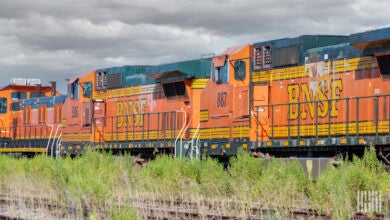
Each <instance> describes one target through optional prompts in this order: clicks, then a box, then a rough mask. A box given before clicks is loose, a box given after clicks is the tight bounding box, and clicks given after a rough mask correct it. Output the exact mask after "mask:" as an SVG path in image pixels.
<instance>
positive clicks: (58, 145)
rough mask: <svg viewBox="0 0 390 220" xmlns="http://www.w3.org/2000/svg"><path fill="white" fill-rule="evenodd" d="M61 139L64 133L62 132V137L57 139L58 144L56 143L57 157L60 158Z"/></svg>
mask: <svg viewBox="0 0 390 220" xmlns="http://www.w3.org/2000/svg"><path fill="white" fill-rule="evenodd" d="M61 137H62V131H60V135H59V136H58V138H57V143H56V157H58V155H59V152H60V145H61Z"/></svg>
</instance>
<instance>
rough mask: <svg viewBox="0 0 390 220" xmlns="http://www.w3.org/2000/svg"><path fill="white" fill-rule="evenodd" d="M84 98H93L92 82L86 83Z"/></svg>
mask: <svg viewBox="0 0 390 220" xmlns="http://www.w3.org/2000/svg"><path fill="white" fill-rule="evenodd" d="M83 96H84V98H92V82H86V83H84V86H83Z"/></svg>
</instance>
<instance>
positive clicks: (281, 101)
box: [0, 28, 390, 163]
mask: <svg viewBox="0 0 390 220" xmlns="http://www.w3.org/2000/svg"><path fill="white" fill-rule="evenodd" d="M23 83H24V85H20V83H19V84H16V83H14V84H10V85H9V86H6V87H3V88H2V89H1V90H0V96H1V97H0V116H1V117H0V119H1V122H2V124H1V126H2V130H1V148H0V150H1V151H2V152H18V153H21V152H23V153H24V152H25V153H27V152H29V153H37V152H46V153H48V154H50V155H57V154H58V155H65V154H71V155H75V154H79V153H82V152H84V151H85V150H86V149H102V150H110V151H112V152H131V153H134V154H137V155H143V156H151V155H155V154H157V153H169V154H173V155H175V156H189V157H199V156H201V155H210V156H229V155H234V154H236V153H237V150H238V149H239V148H243V149H247V150H248V151H250V152H252V153H253V154H254V155H260V154H270V155H274V156H278V157H306V158H311V157H334V156H336V155H345V154H347V153H351V154H352V153H354V154H361V153H362V152H363V151H364V149H365V148H366V147H367V146H372V147H375V148H376V149H377V152H378V155H379V156H380V157H381V158H382V159H383V160H384V161H386V162H388V163H389V155H388V152H390V147H389V144H390V28H384V29H378V30H373V31H368V32H363V33H357V34H352V35H349V36H330V35H303V36H299V37H296V38H284V39H278V40H270V41H264V42H259V43H254V44H248V45H244V46H238V47H232V48H228V49H227V50H226V51H225V52H223V53H222V54H219V55H217V56H211V57H202V58H201V59H198V60H190V61H182V62H175V63H169V64H163V65H157V66H123V67H114V68H107V69H98V70H95V71H92V72H90V73H86V74H83V75H80V76H78V77H76V78H75V79H72V80H70V81H69V82H68V94H67V96H66V97H65V96H61V95H58V94H57V92H56V91H55V88H53V86H52V87H46V86H37V85H36V84H39V83H35V84H28V83H25V82H23ZM23 83H22V84H23ZM26 94H27V95H26ZM33 94H36V95H33Z"/></svg>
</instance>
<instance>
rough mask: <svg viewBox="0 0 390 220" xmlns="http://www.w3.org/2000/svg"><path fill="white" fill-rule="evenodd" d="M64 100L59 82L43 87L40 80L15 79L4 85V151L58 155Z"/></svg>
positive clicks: (0, 111)
mask: <svg viewBox="0 0 390 220" xmlns="http://www.w3.org/2000/svg"><path fill="white" fill-rule="evenodd" d="M64 101H65V96H60V95H59V93H58V92H57V91H56V84H55V82H52V85H51V86H42V85H41V82H40V80H39V79H23V78H14V79H11V82H10V84H9V85H7V86H4V87H2V88H0V121H1V128H0V129H1V130H0V132H1V133H0V135H1V137H0V140H1V144H0V152H3V153H17V154H20V153H23V154H25V155H33V154H36V153H46V154H49V155H53V156H54V155H55V153H56V146H57V143H58V141H59V137H60V133H61V127H60V118H61V109H62V103H63V102H64Z"/></svg>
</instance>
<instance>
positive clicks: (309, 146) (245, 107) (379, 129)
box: [199, 28, 390, 162]
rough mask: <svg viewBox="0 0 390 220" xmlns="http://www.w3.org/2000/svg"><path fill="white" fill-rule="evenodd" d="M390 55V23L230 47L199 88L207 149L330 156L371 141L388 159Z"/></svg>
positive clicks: (208, 151) (203, 145) (210, 152)
mask: <svg viewBox="0 0 390 220" xmlns="http://www.w3.org/2000/svg"><path fill="white" fill-rule="evenodd" d="M389 59H390V28H385V29H379V30H374V31H369V32H364V33H358V34H353V35H350V36H326V35H315V36H309V35H304V36H300V37H297V38H285V39H279V40H272V41H266V42H260V43H255V44H253V45H246V46H241V47H234V48H229V49H227V50H226V51H225V52H224V53H222V54H221V55H219V56H216V57H214V58H213V71H212V75H211V77H210V81H209V82H208V84H207V85H206V87H205V89H204V91H203V93H202V95H201V99H202V100H205V101H204V102H203V101H202V102H201V106H200V112H201V116H200V122H201V126H200V131H199V132H200V139H201V149H202V152H203V153H204V154H207V155H234V154H236V153H237V149H238V148H244V149H248V150H250V151H251V152H252V153H254V154H257V155H258V154H261V153H262V154H265V153H269V154H271V155H275V156H281V157H295V156H296V157H333V156H336V155H337V154H342V155H344V154H346V153H355V154H361V153H362V152H363V151H364V148H365V147H366V146H369V145H371V146H375V147H376V149H377V150H378V153H379V155H380V156H381V157H382V158H383V159H384V160H386V161H387V162H389V161H388V160H389V156H388V154H387V153H388V152H389V151H390V147H389V144H390V81H389V80H388V79H389V77H388V76H389V74H390V71H389V64H390V60H389ZM206 100H207V101H206Z"/></svg>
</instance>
